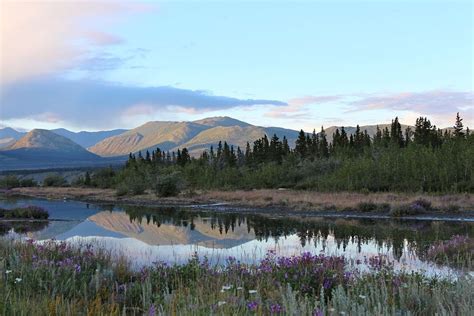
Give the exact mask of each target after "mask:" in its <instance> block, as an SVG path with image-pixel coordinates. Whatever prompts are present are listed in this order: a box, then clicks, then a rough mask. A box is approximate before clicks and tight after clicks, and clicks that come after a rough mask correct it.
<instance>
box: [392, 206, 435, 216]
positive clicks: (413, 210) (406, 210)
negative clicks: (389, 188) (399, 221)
mask: <svg viewBox="0 0 474 316" xmlns="http://www.w3.org/2000/svg"><path fill="white" fill-rule="evenodd" d="M425 211H426V210H425V209H424V208H423V207H420V206H418V205H417V204H403V205H399V206H396V207H395V208H393V209H392V211H391V213H390V215H391V216H393V217H403V216H412V215H419V214H423V213H425Z"/></svg>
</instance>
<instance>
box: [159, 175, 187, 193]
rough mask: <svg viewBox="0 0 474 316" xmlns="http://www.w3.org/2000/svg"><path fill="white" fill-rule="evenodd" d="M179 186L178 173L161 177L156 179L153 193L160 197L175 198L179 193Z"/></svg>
mask: <svg viewBox="0 0 474 316" xmlns="http://www.w3.org/2000/svg"><path fill="white" fill-rule="evenodd" d="M180 186H181V183H180V174H179V173H172V174H167V175H162V176H158V177H157V179H156V183H155V187H154V192H155V193H156V195H158V196H160V197H168V196H176V195H178V194H179V192H180V191H181V189H180Z"/></svg>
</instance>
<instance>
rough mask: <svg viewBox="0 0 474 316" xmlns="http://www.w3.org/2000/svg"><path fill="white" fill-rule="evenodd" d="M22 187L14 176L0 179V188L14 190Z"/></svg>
mask: <svg viewBox="0 0 474 316" xmlns="http://www.w3.org/2000/svg"><path fill="white" fill-rule="evenodd" d="M19 186H20V180H18V178H17V177H16V176H14V175H8V176H5V177H3V178H1V179H0V188H2V189H12V188H18V187H19Z"/></svg>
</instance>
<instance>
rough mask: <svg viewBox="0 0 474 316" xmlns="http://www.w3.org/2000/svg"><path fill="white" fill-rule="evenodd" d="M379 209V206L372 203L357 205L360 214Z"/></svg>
mask: <svg viewBox="0 0 474 316" xmlns="http://www.w3.org/2000/svg"><path fill="white" fill-rule="evenodd" d="M377 209H378V206H377V204H375V203H372V202H361V203H359V204H358V205H357V210H358V211H360V212H372V211H376V210H377Z"/></svg>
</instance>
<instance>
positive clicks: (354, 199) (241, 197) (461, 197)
mask: <svg viewBox="0 0 474 316" xmlns="http://www.w3.org/2000/svg"><path fill="white" fill-rule="evenodd" d="M12 191H13V192H14V193H18V194H23V195H27V196H34V197H40V198H51V199H63V198H67V199H78V200H86V201H97V202H110V203H120V202H127V203H136V204H140V203H143V204H146V205H152V204H189V203H215V202H227V203H231V204H235V205H241V206H250V207H271V206H278V207H285V208H287V209H293V210H306V211H308V210H316V211H317V210H330V209H334V210H342V209H346V208H354V207H356V206H357V205H358V204H359V203H363V202H372V203H377V204H381V203H388V204H390V205H391V206H392V207H394V206H398V205H401V204H407V203H411V202H413V201H415V200H418V199H425V200H428V201H430V202H431V204H432V206H433V207H434V208H437V209H441V210H446V209H449V207H451V206H453V205H456V206H458V207H459V210H474V195H473V194H445V195H430V194H408V193H368V194H363V193H354V192H334V193H326V192H315V191H295V190H253V191H243V190H236V191H202V192H200V191H198V192H195V193H193V194H182V195H181V196H179V197H175V198H159V197H157V196H156V195H155V194H153V193H151V192H147V193H145V194H143V195H137V196H124V197H117V196H116V194H115V190H112V189H95V188H74V187H65V188H49V187H48V188H45V187H37V188H16V189H13V190H12Z"/></svg>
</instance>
